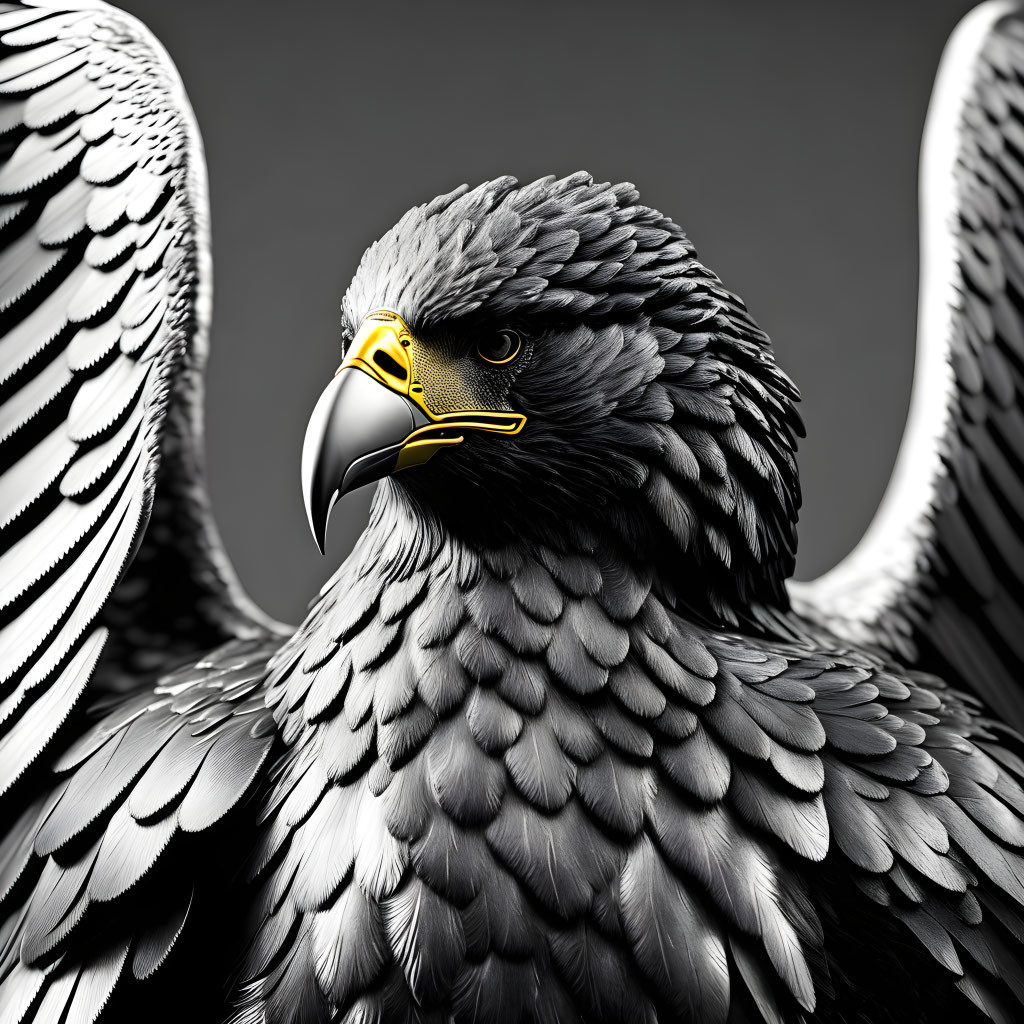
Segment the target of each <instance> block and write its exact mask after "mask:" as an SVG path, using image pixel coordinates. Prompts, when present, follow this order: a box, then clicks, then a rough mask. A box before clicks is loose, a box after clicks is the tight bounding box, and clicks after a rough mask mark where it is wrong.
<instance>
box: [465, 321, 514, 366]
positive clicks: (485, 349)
mask: <svg viewBox="0 0 1024 1024" xmlns="http://www.w3.org/2000/svg"><path fill="white" fill-rule="evenodd" d="M522 347H523V339H522V338H521V337H520V336H519V334H518V333H517V332H516V331H513V330H512V328H511V327H505V328H502V330H500V331H498V332H497V333H495V334H492V335H491V336H490V337H488V338H485V339H484V340H483V341H481V342H480V344H479V345H477V347H476V354H477V355H478V356H479V357H480V358H481V359H482V360H483V361H484V362H485V363H493V364H495V365H496V366H501V365H502V364H503V363H511V362H512V360H513V359H515V357H516V356H517V355H519V353H520V351H521V350H522Z"/></svg>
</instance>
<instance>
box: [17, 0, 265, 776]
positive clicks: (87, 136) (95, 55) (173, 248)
mask: <svg viewBox="0 0 1024 1024" xmlns="http://www.w3.org/2000/svg"><path fill="white" fill-rule="evenodd" d="M0 133H2V134H0V792H3V791H4V790H6V789H7V788H8V787H9V786H10V785H11V784H12V782H13V781H14V780H15V779H17V778H18V777H19V775H21V774H22V773H23V772H24V771H25V769H26V767H27V766H28V765H29V764H31V763H32V762H33V761H34V760H35V759H37V758H38V756H39V754H40V752H41V751H42V750H43V748H44V747H45V746H46V745H47V744H48V743H49V741H50V740H51V738H52V736H53V735H54V733H55V732H56V730H57V729H58V727H59V725H60V724H61V723H62V722H64V721H65V720H66V719H67V717H68V715H69V714H70V713H71V711H72V709H73V708H74V707H75V706H76V704H77V702H78V700H79V698H80V696H81V695H82V692H83V690H84V689H85V688H86V686H87V685H88V684H89V681H90V679H91V678H94V685H96V684H98V685H102V686H108V687H117V688H119V689H125V688H127V687H130V686H132V685H136V684H138V683H139V682H143V681H145V682H150V681H151V680H152V679H153V678H154V677H155V676H156V675H157V674H158V673H159V672H160V671H161V670H162V669H166V668H167V667H168V666H169V665H170V664H171V663H172V662H176V661H180V660H181V659H182V657H184V655H186V654H187V653H188V652H191V651H195V650H197V649H208V648H209V647H211V646H213V645H215V644H216V643H218V642H220V641H223V640H225V639H228V638H231V637H256V636H260V635H262V634H266V633H267V632H268V631H271V630H273V629H274V624H273V623H271V622H270V621H269V620H267V619H265V618H264V616H263V615H262V614H261V613H260V612H259V611H258V610H257V609H256V608H255V607H254V606H253V605H252V604H251V603H250V602H249V601H248V599H247V598H246V597H245V596H244V594H243V593H242V592H241V590H240V588H239V586H238V584H237V582H236V580H235V577H234V575H233V573H232V572H231V569H230V568H229V566H228V564H227V561H226V559H225V557H224V555H223V553H222V551H221V548H220V546H219V541H218V539H217V536H216V532H215V530H214V526H213V523H212V520H211V518H210V515H209V511H208V507H207V499H206V494H205V491H204V489H203V485H202V467H201V457H200V452H199V433H200V422H199V417H200V406H201V397H202V395H201V387H200V373H201V370H202V365H203V361H204V355H205V349H206V335H207V322H208V311H209V303H210V268H209V256H208V238H207V197H206V184H205V169H204V164H203V156H202V148H201V144H200V141H199V136H198V133H197V130H196V126H195V123H194V121H193V118H192V114H191V111H190V109H189V105H188V102H187V100H186V98H185V95H184V92H183V90H182V87H181V83H180V81H179V79H178V77H177V73H176V72H175V70H174V68H173V66H172V64H171V62H170V59H169V58H168V57H167V55H166V54H165V52H164V51H163V50H162V48H161V47H160V45H159V44H158V43H157V42H156V41H155V40H154V38H153V37H152V36H151V35H150V34H149V32H148V31H146V29H145V28H144V27H143V26H142V25H140V24H139V23H138V22H137V21H135V20H134V19H133V18H131V17H129V16H127V15H125V14H123V13H121V12H120V11H116V10H114V9H113V8H110V7H108V6H107V5H106V4H103V3H98V2H90V0H27V2H24V3H3V4H0ZM97 666H99V668H97Z"/></svg>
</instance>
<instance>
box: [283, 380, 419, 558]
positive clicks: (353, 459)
mask: <svg viewBox="0 0 1024 1024" xmlns="http://www.w3.org/2000/svg"><path fill="white" fill-rule="evenodd" d="M417 425H418V424H417V419H416V409H415V406H413V405H412V404H411V403H410V402H409V401H408V399H406V398H404V397H403V396H401V395H399V394H396V393H395V392H393V391H390V390H389V389H388V388H385V387H384V386H383V385H382V384H378V383H377V381H376V380H374V379H373V378H372V377H370V376H369V375H368V374H366V373H364V372H363V371H362V370H358V369H350V368H346V369H342V370H341V371H340V372H339V373H338V374H337V376H335V377H334V379H333V380H332V381H331V382H330V383H329V384H328V385H327V387H326V388H324V392H323V394H322V395H321V396H320V398H319V400H318V401H317V403H316V406H315V408H314V409H313V413H312V415H311V416H310V418H309V425H308V426H307V427H306V437H305V440H304V441H303V444H302V495H303V498H304V501H305V506H306V518H307V519H308V520H309V528H310V530H311V531H312V534H313V540H315V541H316V546H317V547H318V548H319V549H320V554H321V555H322V554H323V553H324V547H325V541H326V536H327V523H328V520H329V519H330V516H331V509H333V508H334V505H335V503H336V502H337V500H338V498H340V497H341V495H343V494H346V493H347V492H348V491H351V490H354V489H355V488H356V487H359V486H360V485H361V484H364V483H370V482H371V481H373V480H379V479H380V478H381V477H382V476H386V475H388V474H389V473H391V472H392V471H393V470H394V468H395V463H396V461H397V459H398V454H399V452H400V451H401V448H402V444H403V443H404V441H405V438H406V437H407V436H408V435H409V433H410V432H411V431H412V430H413V429H415V427H416V426H417Z"/></svg>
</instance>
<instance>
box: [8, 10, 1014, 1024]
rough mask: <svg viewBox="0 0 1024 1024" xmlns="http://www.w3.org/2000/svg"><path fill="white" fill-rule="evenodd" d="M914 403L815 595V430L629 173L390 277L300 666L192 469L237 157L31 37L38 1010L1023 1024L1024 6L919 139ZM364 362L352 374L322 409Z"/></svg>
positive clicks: (166, 72) (564, 188)
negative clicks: (211, 179) (845, 551)
mask: <svg viewBox="0 0 1024 1024" xmlns="http://www.w3.org/2000/svg"><path fill="white" fill-rule="evenodd" d="M922 197H923V202H922V213H923V216H922V235H923V244H922V260H923V273H922V291H921V306H920V317H919V340H918V359H917V370H916V380H915V384H914V392H913V398H912V407H911V412H910V417H909V422H908V426H907V430H906V434H905V437H904V441H903V445H902V448H901V450H900V455H899V459H898V463H897V466H896V469H895V471H894V475H893V479H892V482H891V484H890V487H889V489H888V491H887V493H886V496H885V498H884V500H883V503H882V506H881V507H880V509H879V511H878V514H877V516H876V518H875V519H874V521H873V523H872V525H871V527H870V528H869V530H868V532H867V534H866V535H865V537H864V539H863V540H862V541H861V543H860V544H859V545H858V546H857V548H856V549H855V550H854V551H853V553H852V554H851V555H850V556H849V557H848V558H847V559H846V560H845V561H843V562H842V563H841V564H840V565H839V566H838V567H836V568H835V569H834V570H833V571H831V572H830V573H828V574H827V575H825V576H824V577H822V578H821V579H819V580H817V581H814V582H812V583H806V584H799V585H798V584H793V583H790V582H788V577H789V576H790V575H791V573H792V571H793V564H794V553H795V550H796V534H795V529H796V521H797V512H798V508H799V504H800V494H799V481H798V474H797V465H796V446H797V441H798V438H799V437H800V436H801V432H802V428H801V422H800V418H799V415H798V413H797V411H796V403H797V400H798V393H797V390H796V388H795V386H794V385H793V383H792V382H791V381H790V380H789V379H788V377H787V376H786V375H785V373H784V372H783V371H782V369H780V367H779V366H778V365H777V364H776V362H775V359H774V357H773V353H772V349H771V345H770V343H769V340H768V338H767V337H766V335H765V334H764V333H763V332H762V331H761V330H760V329H759V327H758V326H757V324H756V323H755V321H754V320H753V318H752V317H751V315H750V313H749V312H748V310H747V308H746V307H745V305H744V304H743V302H742V301H741V300H740V299H739V298H738V297H737V296H736V295H735V294H733V293H732V292H731V291H730V290H729V289H728V288H727V287H726V286H725V285H724V284H723V283H722V281H720V280H719V278H718V277H717V276H716V275H715V274H714V273H713V272H712V271H710V270H709V269H707V268H706V267H705V266H704V265H703V264H702V262H701V261H700V259H699V258H698V256H697V253H696V251H695V249H694V247H693V245H692V244H691V242H690V241H689V239H688V238H687V236H686V235H685V234H684V233H683V231H682V230H681V229H680V228H679V227H678V226H677V225H676V224H675V223H674V222H673V221H672V220H670V219H669V218H667V217H665V216H663V215H662V214H661V213H659V212H657V211H656V210H653V209H651V208H649V207H647V206H644V205H643V204H642V203H641V201H640V197H639V195H638V193H637V190H636V189H635V188H634V187H633V186H632V185H629V184H618V185H610V184H605V183H598V182H595V181H594V180H593V179H592V178H591V177H590V175H588V174H586V173H582V172H581V173H576V174H571V175H569V176H567V177H562V178H556V177H553V176H552V177H546V178H542V179H540V180H537V181H533V182H530V183H527V184H519V183H518V182H517V181H516V180H515V179H513V178H510V177H504V178H498V179H496V180H492V181H488V182H485V183H483V184H481V185H479V186H477V187H475V188H468V187H466V186H463V187H461V188H457V189H455V190H454V191H452V192H450V193H448V194H446V195H442V196H439V197H438V198H436V199H433V200H431V201H429V202H427V203H425V204H424V205H421V206H417V207H415V208H414V209H412V210H410V211H409V212H408V213H406V214H405V215H404V216H403V217H402V218H401V220H400V221H399V222H398V223H397V224H396V225H395V226H394V227H392V228H391V229H390V230H389V231H387V233H385V234H384V235H383V236H382V237H381V238H380V240H379V241H377V242H375V243H374V244H373V245H371V246H370V247H369V249H367V251H366V253H365V254H364V256H363V258H362V260H361V262H360V264H359V265H358V267H357V268H356V269H355V273H354V276H353V277H352V279H351V283H350V284H349V286H348V289H347V291H346V293H345V296H344V300H343V304H342V317H341V322H342V328H341V335H342V340H341V347H340V351H339V362H340V366H339V368H338V370H337V372H336V373H335V374H334V376H333V377H331V379H330V380H329V383H327V386H326V388H325V390H324V391H323V394H322V395H321V396H320V398H319V400H318V401H317V402H316V404H315V408H314V410H313V413H312V416H311V419H310V422H309V428H308V431H307V435H306V439H305V444H304V447H303V452H302V460H301V486H302V490H303V494H304V497H305V502H306V509H307V512H308V516H309V523H310V526H311V528H312V531H313V534H314V537H315V539H316V541H317V543H318V544H320V545H321V546H322V545H323V542H324V536H325V531H326V528H327V523H328V518H329V516H330V513H331V509H332V506H333V505H334V503H335V502H336V501H337V499H338V497H339V496H340V495H342V494H344V493H345V492H347V491H349V490H351V489H352V488H354V487H357V486H360V485H363V484H366V483H369V482H374V481H377V482H378V489H377V492H376V497H375V499H374V503H373V506H372V509H371V513H370V517H369V522H368V524H367V526H366V529H365V531H364V533H363V534H362V536H361V538H360V540H359V541H358V543H357V545H356V547H355V549H354V550H353V552H352V554H351V555H350V556H349V557H348V558H347V559H346V560H345V561H344V563H343V564H342V565H341V566H340V568H338V569H337V571H336V572H335V573H334V575H333V577H332V578H331V579H330V581H329V582H328V583H327V584H326V585H325V586H324V587H323V589H322V590H321V592H320V593H319V595H317V596H316V597H315V598H314V599H313V601H312V602H311V604H310V606H309V610H308V614H307V615H306V618H305V621H304V622H303V623H302V624H301V626H299V627H298V628H297V629H296V628H292V627H286V626H284V625H281V624H279V623H277V622H274V621H273V620H271V619H270V618H269V617H267V616H266V615H264V614H263V613H262V612H261V611H260V610H259V609H258V608H256V607H255V606H254V605H253V603H252V602H250V600H249V599H248V598H247V597H246V596H245V594H244V593H243V592H242V590H241V588H240V586H239V584H238V582H237V580H236V578H235V576H234V574H233V572H232V569H231V567H230V565H229V564H228V561H227V559H226V557H225V555H224V553H223V550H222V548H221V545H220V541H219V539H218V536H217V533H216V530H215V528H214V525H213V521H212V519H211V516H210V511H209V503H208V498H207V494H206V491H205V487H204V481H203V470H202V423H201V405H202V372H203V362H204V358H205V355H206V351H207V335H208V323H209V315H210V303H211V291H210V255H209V240H208V213H207V195H206V183H205V170H204V165H203V157H202V149H201V143H200V139H199V135H198V132H197V129H196V125H195V122H194V119H193V116H192V114H191V112H190V109H189V105H188V102H187V99H186V97H185V93H184V90H183V87H182V84H181V82H180V80H179V78H178V76H177V74H176V72H175V70H174V68H173V66H172V64H171V62H170V60H169V58H168V57H167V55H166V53H165V52H164V51H163V49H162V48H161V47H160V45H159V43H158V42H157V41H156V40H155V39H154V38H153V36H152V35H151V34H150V33H149V32H148V31H147V30H146V29H145V27H143V26H142V25H141V24H140V23H139V22H138V21H136V20H135V19H133V18H131V17H129V16H128V15H125V14H123V13H121V12H119V11H118V10H116V9H115V8H112V7H110V6H108V5H106V4H104V3H100V2H98V0H22V2H5V3H2V4H0V794H2V795H0V822H2V828H0V1020H2V1021H3V1022H4V1024H30V1022H31V1024H92V1022H93V1021H96V1020H100V1019H102V1020H105V1021H121V1020H132V1021H135V1020H142V1021H147V1022H153V1021H175V1022H178V1021H181V1020H192V1019H194V1020H200V1021H211V1022H218V1021H220V1022H228V1021H230V1022H231V1024H317V1022H327V1021H330V1022H337V1024H397V1022H403V1024H521V1022H536V1024H657V1022H661V1024H669V1022H685V1024H789V1022H792V1024H801V1022H803V1024H812V1022H837V1024H838V1022H853V1021H858V1022H864V1024H890V1022H907V1021H919V1022H933V1024H934V1022H939V1021H947V1020H956V1021H985V1020H992V1021H997V1022H1010V1021H1014V1020H1020V1019H1021V1016H1022V1014H1024V970H1022V965H1021V953H1022V943H1024V739H1022V738H1021V734H1020V732H1019V730H1021V729H1022V728H1024V705H1022V702H1021V694H1022V690H1021V686H1022V679H1024V541H1022V536H1024V15H1022V14H1021V13H1019V12H1018V11H1017V9H1016V7H1015V5H1013V4H1010V3H1005V2H1002V0H1000V2H990V3H986V4H984V5H982V6H980V7H978V8H977V9H976V10H975V11H973V12H972V13H971V14H969V15H968V17H967V19H966V20H965V21H964V22H963V23H962V24H961V26H960V27H959V28H958V29H957V31H956V33H955V35H954V36H953V38H952V40H951V42H950V44H949V47H948V49H947V52H946V54H945V56H944V58H943V62H942V66H941V69H940V74H939V78H938V82H937V86H936V90H935V97H934V100H933V104H932V108H931V112H930V114H929V121H928V125H927V127H926V134H925V145H924V157H923V175H922ZM328 370H329V368H327V367H325V374H324V376H325V378H326V377H327V376H328Z"/></svg>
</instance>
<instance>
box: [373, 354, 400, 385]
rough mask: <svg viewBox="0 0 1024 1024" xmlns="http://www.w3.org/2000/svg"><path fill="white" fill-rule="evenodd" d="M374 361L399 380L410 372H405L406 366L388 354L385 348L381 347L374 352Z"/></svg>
mask: <svg viewBox="0 0 1024 1024" xmlns="http://www.w3.org/2000/svg"><path fill="white" fill-rule="evenodd" d="M373 361H374V362H375V363H376V364H377V365H378V366H379V367H380V368H381V369H382V370H383V371H384V372H385V373H389V374H391V376H392V377H397V378H398V379H399V380H405V378H406V377H407V376H408V374H407V373H406V372H405V367H404V366H402V365H401V364H400V363H399V362H397V361H396V360H395V359H394V358H393V357H392V356H390V355H388V353H387V352H385V351H384V349H382V348H379V349H377V351H376V352H374V353H373Z"/></svg>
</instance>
